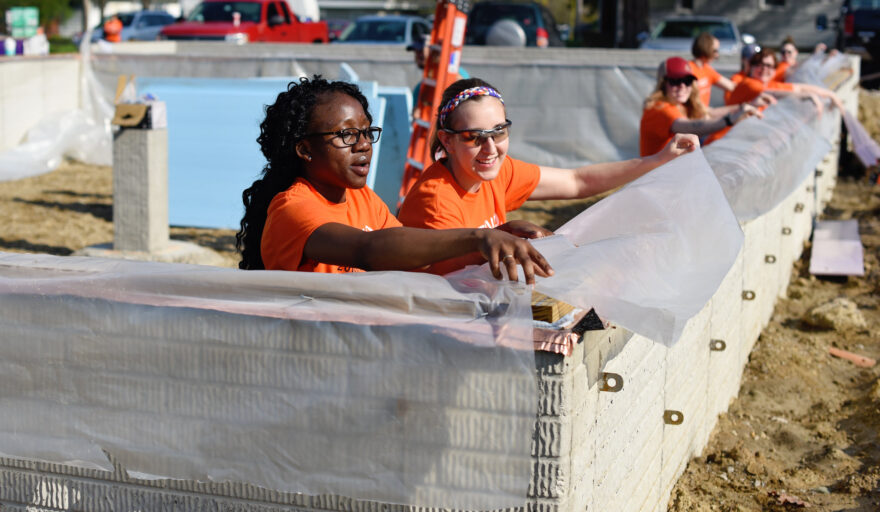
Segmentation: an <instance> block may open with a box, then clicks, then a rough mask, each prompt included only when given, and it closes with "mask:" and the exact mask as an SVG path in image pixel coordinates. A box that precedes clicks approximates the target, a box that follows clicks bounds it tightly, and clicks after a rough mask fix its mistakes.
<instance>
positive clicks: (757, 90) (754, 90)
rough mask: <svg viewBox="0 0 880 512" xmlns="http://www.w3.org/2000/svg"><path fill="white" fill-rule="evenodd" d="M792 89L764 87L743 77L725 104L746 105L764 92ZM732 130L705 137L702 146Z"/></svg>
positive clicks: (788, 86) (774, 85)
mask: <svg viewBox="0 0 880 512" xmlns="http://www.w3.org/2000/svg"><path fill="white" fill-rule="evenodd" d="M793 89H794V86H792V85H791V84H787V83H784V82H773V81H771V82H769V83H768V84H767V85H764V82H762V81H760V80H758V79H756V78H747V77H743V78H742V79H741V81H740V82H739V83H738V84H737V85H736V88H735V89H734V90H733V91H732V92H731V93H730V97H729V98H727V100H726V102H725V103H727V104H728V105H738V104H740V103H748V102H750V101H752V100H753V99H755V98H757V97H758V96H760V94H761V93H762V92H764V91H765V90H779V91H791V90H793ZM766 108H767V105H762V106H760V107H758V110H760V111H762V112H763V111H764V109H766ZM731 128H733V127H732V126H728V127H725V128H723V129H721V130H718V131H717V132H715V133H713V134H712V135H710V136H708V137H706V140H705V141H703V145H704V146H705V145H708V144H711V143H712V142H715V141H716V140H718V139H720V138H721V137H724V136H725V135H727V132H729V131H730V129H731Z"/></svg>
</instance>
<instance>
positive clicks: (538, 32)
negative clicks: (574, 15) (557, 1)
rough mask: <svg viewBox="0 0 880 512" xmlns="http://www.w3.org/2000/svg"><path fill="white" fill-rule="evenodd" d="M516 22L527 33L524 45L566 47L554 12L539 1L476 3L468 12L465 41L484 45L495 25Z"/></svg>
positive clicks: (489, 0)
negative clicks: (554, 17)
mask: <svg viewBox="0 0 880 512" xmlns="http://www.w3.org/2000/svg"><path fill="white" fill-rule="evenodd" d="M510 21H514V22H516V24H517V25H519V26H520V27H521V28H522V30H523V32H524V33H525V45H526V46H537V47H539V48H546V47H548V46H565V42H564V41H563V40H562V37H561V36H560V34H559V29H558V26H557V24H556V20H555V19H553V14H551V13H550V11H549V10H547V8H546V7H544V6H543V5H541V4H539V3H536V2H496V1H494V0H488V1H485V2H477V3H475V4H474V6H473V7H472V8H471V12H470V14H468V21H467V31H466V32H465V44H476V45H485V44H487V42H486V36H487V35H488V34H489V33H490V31H491V30H492V27H493V26H495V25H496V24H501V26H503V25H504V24H509V23H510Z"/></svg>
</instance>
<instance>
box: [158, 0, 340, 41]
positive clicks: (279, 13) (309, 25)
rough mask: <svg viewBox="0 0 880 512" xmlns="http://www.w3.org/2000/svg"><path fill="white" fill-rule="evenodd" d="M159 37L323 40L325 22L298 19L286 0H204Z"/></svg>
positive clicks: (325, 30) (189, 39)
mask: <svg viewBox="0 0 880 512" xmlns="http://www.w3.org/2000/svg"><path fill="white" fill-rule="evenodd" d="M159 38H160V39H170V40H177V41H192V40H201V41H210V40H213V41H229V42H233V43H256V42H260V43H282V42H293V43H326V42H327V41H328V38H327V22H325V21H300V20H299V18H298V17H297V16H296V14H294V13H293V12H292V11H291V10H290V7H289V6H288V4H287V0H205V1H203V2H202V3H200V4H199V5H197V6H196V8H195V9H193V11H192V12H191V13H190V15H189V16H187V18H186V21H181V22H178V23H173V24H171V25H166V26H165V28H163V29H162V32H161V33H160V35H159Z"/></svg>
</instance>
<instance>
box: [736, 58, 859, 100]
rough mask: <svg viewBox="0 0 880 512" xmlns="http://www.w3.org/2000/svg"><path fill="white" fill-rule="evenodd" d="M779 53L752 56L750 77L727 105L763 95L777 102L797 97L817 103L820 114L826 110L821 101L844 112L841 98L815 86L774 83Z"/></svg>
mask: <svg viewBox="0 0 880 512" xmlns="http://www.w3.org/2000/svg"><path fill="white" fill-rule="evenodd" d="M778 64H779V63H778V61H777V60H776V52H774V51H772V50H770V49H769V48H765V49H763V50H761V51H759V52H758V53H756V54H755V55H753V56H752V59H751V61H750V62H749V76H748V78H745V79H744V80H743V81H742V82H740V83H739V84H738V85H737V86H736V88H735V89H734V90H733V92H732V93H731V94H730V98H728V100H727V102H728V103H729V104H731V105H735V104H737V103H743V102H748V101H752V99H754V98H755V97H756V96H757V95H759V94H761V93H765V92H766V93H768V94H771V95H773V96H776V97H778V98H782V97H785V96H791V95H793V96H797V97H801V98H807V99H810V100H812V101H813V103H815V105H816V108H817V109H818V111H819V112H820V113H821V112H822V110H823V106H822V102H821V101H820V99H822V98H824V99H828V100H831V103H832V104H833V105H834V106H835V107H837V108H838V109H840V111H841V112H843V105H842V104H841V102H840V98H838V97H837V95H836V94H834V92H832V91H830V90H828V89H825V88H824V87H820V86H817V85H812V84H804V83H792V82H780V81H778V80H775V79H774V78H775V77H776V70H777V68H778Z"/></svg>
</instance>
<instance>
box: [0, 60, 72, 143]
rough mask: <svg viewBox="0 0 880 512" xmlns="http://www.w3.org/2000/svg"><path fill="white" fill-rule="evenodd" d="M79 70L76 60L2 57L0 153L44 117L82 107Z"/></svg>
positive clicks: (19, 139) (17, 140)
mask: <svg viewBox="0 0 880 512" xmlns="http://www.w3.org/2000/svg"><path fill="white" fill-rule="evenodd" d="M79 69H80V67H79V59H78V58H77V57H76V56H69V55H68V56H62V57H16V58H3V57H0V151H3V150H6V149H10V148H13V147H15V146H17V145H18V144H20V143H21V142H22V140H23V138H24V136H25V134H27V131H28V130H30V129H31V128H33V127H34V125H36V124H37V123H38V122H39V121H40V119H42V118H43V117H45V116H47V115H50V114H53V113H57V112H63V111H66V110H72V109H75V108H78V107H79V104H80V82H79Z"/></svg>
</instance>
